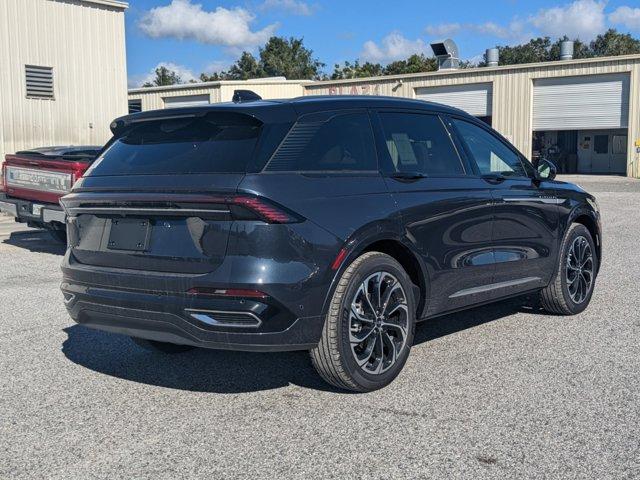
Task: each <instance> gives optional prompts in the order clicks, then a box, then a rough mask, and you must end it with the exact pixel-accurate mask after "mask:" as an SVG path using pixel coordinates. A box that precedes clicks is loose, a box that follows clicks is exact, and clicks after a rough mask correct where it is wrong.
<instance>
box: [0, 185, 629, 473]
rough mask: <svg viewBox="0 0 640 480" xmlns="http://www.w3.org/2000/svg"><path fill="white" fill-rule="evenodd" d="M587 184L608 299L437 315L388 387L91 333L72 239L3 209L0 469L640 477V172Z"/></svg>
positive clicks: (269, 359) (298, 356) (601, 290)
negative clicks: (153, 348) (67, 257)
mask: <svg viewBox="0 0 640 480" xmlns="http://www.w3.org/2000/svg"><path fill="white" fill-rule="evenodd" d="M575 179H576V180H577V181H578V183H581V184H582V185H583V186H584V187H585V188H586V189H588V190H592V191H594V192H596V194H597V197H598V200H599V203H600V206H601V209H602V212H603V216H604V242H605V247H604V264H603V267H602V271H601V274H600V276H599V278H598V281H597V285H596V292H595V295H594V298H593V302H592V304H591V306H590V307H589V308H588V309H587V310H586V311H585V312H584V313H582V314H580V315H577V316H574V317H559V316H552V315H546V314H544V313H540V312H538V311H535V310H532V309H531V308H530V307H528V306H527V304H526V302H522V301H509V302H506V303H501V304H496V305H492V306H486V307H482V308H477V309H474V310H471V311H468V312H465V313H460V314H455V315H450V316H446V317H443V318H439V319H437V320H433V321H431V322H430V323H427V324H422V325H421V326H419V327H418V330H417V336H416V345H415V346H414V347H413V350H412V352H411V356H410V358H409V360H408V362H407V365H406V367H405V369H404V371H403V373H402V374H401V375H400V377H399V378H398V379H397V380H396V381H395V382H393V383H392V384H391V385H390V386H389V387H387V388H385V389H383V390H381V391H377V392H373V393H369V394H349V393H344V392H339V391H335V390H332V389H330V388H329V387H327V386H326V385H325V384H324V383H323V382H322V381H321V380H320V379H319V378H318V376H317V375H316V373H315V372H314V370H313V368H312V366H311V362H310V360H309V358H308V355H307V354H306V353H305V352H294V353H282V354H280V353H273V354H258V353H238V352H226V351H207V350H196V351H191V352H188V353H184V354H180V355H175V356H165V355H162V354H156V353H150V352H147V351H144V350H141V349H140V348H138V347H137V346H135V345H134V344H133V343H132V342H131V341H130V340H129V339H127V338H125V337H121V336H118V335H113V334H107V333H101V332H97V331H93V330H90V329H87V328H85V327H81V326H78V325H75V324H74V323H73V322H72V321H71V320H70V319H69V317H68V316H67V314H66V311H65V309H64V306H63V302H62V296H61V293H60V290H59V283H60V277H61V274H60V267H59V265H60V261H61V258H62V257H61V255H62V253H63V251H64V248H63V247H60V246H58V245H56V244H55V243H53V242H52V240H51V239H50V238H49V236H48V235H47V234H46V233H44V232H41V231H37V230H31V229H24V228H16V225H15V224H13V223H12V220H11V219H8V218H6V217H5V218H0V478H1V479H13V478H24V479H34V478H61V479H62V478H64V479H83V480H84V479H92V478H101V479H102V478H105V479H106V478H109V479H113V478H154V479H159V478H171V479H173V478H187V477H192V478H205V477H206V478H252V479H255V478H340V479H342V478H385V479H386V478H437V479H440V478H469V479H478V478H496V479H497V478H500V479H503V478H561V479H566V478H585V479H587V478H588V479H609V478H610V479H622V478H640V428H639V426H640V255H638V252H639V251H640V249H639V248H638V242H639V240H640V181H636V180H630V179H622V178H618V177H610V178H602V177H598V178H596V179H594V178H592V177H584V178H575ZM17 230H21V231H17Z"/></svg>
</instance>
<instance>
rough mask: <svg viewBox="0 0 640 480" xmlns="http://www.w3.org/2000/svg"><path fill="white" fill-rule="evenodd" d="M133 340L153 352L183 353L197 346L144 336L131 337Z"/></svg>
mask: <svg viewBox="0 0 640 480" xmlns="http://www.w3.org/2000/svg"><path fill="white" fill-rule="evenodd" d="M131 340H133V343H135V344H136V345H138V346H139V347H142V348H144V349H145V350H149V351H151V352H161V353H182V352H188V351H189V350H193V349H194V348H196V347H193V346H191V345H178V344H176V343H168V342H158V341H157V340H145V339H144V338H136V337H131Z"/></svg>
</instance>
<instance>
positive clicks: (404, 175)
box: [389, 172, 427, 180]
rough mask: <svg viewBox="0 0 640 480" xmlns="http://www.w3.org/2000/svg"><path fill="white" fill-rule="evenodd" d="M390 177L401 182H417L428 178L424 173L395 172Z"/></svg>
mask: <svg viewBox="0 0 640 480" xmlns="http://www.w3.org/2000/svg"><path fill="white" fill-rule="evenodd" d="M389 176H390V177H391V178H397V179H400V180H417V179H419V178H427V176H426V175H425V174H424V173H420V172H393V173H391V174H390V175H389Z"/></svg>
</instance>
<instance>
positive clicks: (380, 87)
mask: <svg viewBox="0 0 640 480" xmlns="http://www.w3.org/2000/svg"><path fill="white" fill-rule="evenodd" d="M277 85H279V87H276V84H274V85H269V84H268V83H265V84H264V85H260V82H256V81H249V82H217V83H215V84H191V85H181V86H176V87H165V88H158V89H137V90H133V91H131V92H130V95H129V98H130V100H134V101H135V102H136V105H134V108H142V110H149V109H153V108H165V107H170V106H175V103H173V102H176V101H177V102H179V104H180V105H186V104H191V103H192V102H197V101H201V102H204V103H214V102H219V101H228V100H230V99H231V95H232V93H233V90H234V89H236V88H245V89H251V90H254V91H256V93H259V94H260V95H262V96H263V97H264V98H287V97H294V96H298V95H390V96H398V97H407V98H418V99H424V100H429V101H435V102H439V103H445V104H448V105H452V106H455V107H458V108H461V109H463V110H465V111H467V112H468V113H470V114H472V115H475V116H477V117H480V118H482V119H483V120H485V121H486V122H488V123H490V124H491V125H492V126H493V127H494V128H496V129H497V130H498V131H500V132H501V133H502V134H503V135H504V136H505V137H507V138H508V139H510V140H511V141H512V142H513V143H514V145H516V146H517V147H518V148H519V149H520V150H521V151H522V152H523V153H524V154H525V155H527V156H528V157H529V158H532V157H534V156H536V155H545V156H546V157H548V158H550V159H552V160H554V161H555V162H556V163H557V164H558V165H559V168H560V171H561V172H565V173H615V174H623V175H624V174H627V175H629V176H634V177H640V55H629V56H621V57H608V58H596V59H587V60H563V61H556V62H546V63H536V64H528V65H513V66H498V67H487V68H472V69H461V70H442V71H438V72H429V73H417V74H410V75H398V76H385V77H372V78H364V79H356V80H337V81H325V82H295V81H287V82H283V81H280V82H279V83H278V84H277ZM174 97H179V98H180V100H173V98H174Z"/></svg>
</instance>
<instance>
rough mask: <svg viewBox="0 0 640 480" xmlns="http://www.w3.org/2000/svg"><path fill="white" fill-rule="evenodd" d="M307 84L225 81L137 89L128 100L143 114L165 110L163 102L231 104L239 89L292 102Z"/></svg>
mask: <svg viewBox="0 0 640 480" xmlns="http://www.w3.org/2000/svg"><path fill="white" fill-rule="evenodd" d="M305 83H309V82H304V81H295V80H293V81H290V80H282V81H273V82H266V81H257V82H251V81H247V82H234V81H222V82H211V83H202V84H193V85H180V86H177V87H176V86H171V87H166V88H162V87H155V88H149V89H142V88H139V89H134V90H130V91H129V99H140V100H141V101H142V111H146V110H158V109H162V108H165V105H164V98H168V97H185V96H189V95H203V94H209V95H210V101H211V103H218V102H230V101H231V98H232V97H233V91H234V90H236V89H245V90H253V91H254V92H256V93H257V94H258V95H260V96H261V97H262V98H265V99H268V98H271V99H273V98H292V97H300V96H302V95H304V86H303V85H304V84H305Z"/></svg>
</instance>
